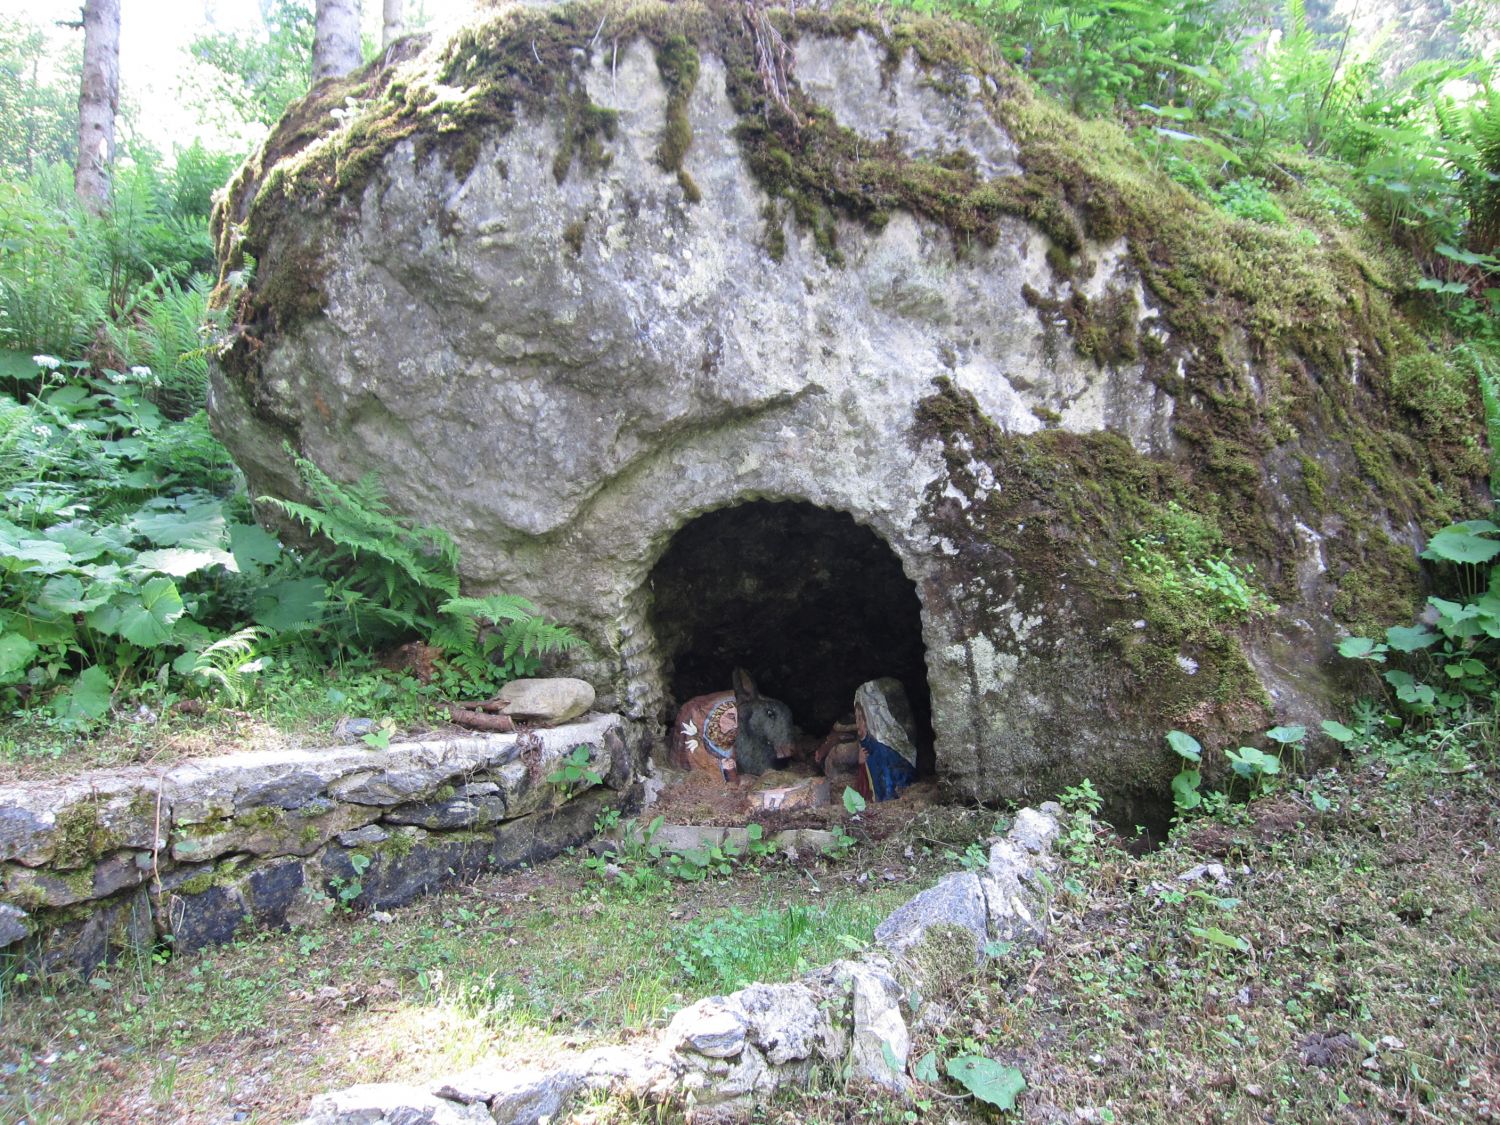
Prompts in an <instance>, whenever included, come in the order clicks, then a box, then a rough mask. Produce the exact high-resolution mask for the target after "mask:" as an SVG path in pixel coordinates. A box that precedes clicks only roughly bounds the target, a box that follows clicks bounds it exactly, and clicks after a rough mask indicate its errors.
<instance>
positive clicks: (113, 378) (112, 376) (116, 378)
mask: <svg viewBox="0 0 1500 1125" xmlns="http://www.w3.org/2000/svg"><path fill="white" fill-rule="evenodd" d="M104 377H105V378H106V379H108V380H109V381H110V382H111V383H113V384H115V385H116V386H119V385H120V384H121V383H123V382H125V379H126V376H124V375H121V374H120V373H119V372H118V371H106V372H105V373H104Z"/></svg>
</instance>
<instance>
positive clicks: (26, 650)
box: [0, 633, 37, 679]
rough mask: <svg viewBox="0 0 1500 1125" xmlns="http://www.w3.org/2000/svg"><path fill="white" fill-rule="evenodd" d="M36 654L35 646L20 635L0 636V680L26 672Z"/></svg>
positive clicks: (7, 634)
mask: <svg viewBox="0 0 1500 1125" xmlns="http://www.w3.org/2000/svg"><path fill="white" fill-rule="evenodd" d="M36 652H37V648H36V645H34V644H32V643H31V642H30V641H29V640H27V639H26V638H25V637H23V636H21V634H20V633H5V634H3V635H0V679H4V678H5V677H7V676H14V675H15V674H16V673H17V672H24V671H26V669H27V668H29V667H31V659H32V657H34V656H35V655H36Z"/></svg>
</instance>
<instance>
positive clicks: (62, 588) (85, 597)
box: [36, 574, 114, 616]
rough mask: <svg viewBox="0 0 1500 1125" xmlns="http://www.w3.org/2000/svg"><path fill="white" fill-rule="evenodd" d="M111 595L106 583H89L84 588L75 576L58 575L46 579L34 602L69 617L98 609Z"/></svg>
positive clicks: (110, 589)
mask: <svg viewBox="0 0 1500 1125" xmlns="http://www.w3.org/2000/svg"><path fill="white" fill-rule="evenodd" d="M113 593H114V590H113V589H112V588H111V587H110V585H109V584H108V583H101V582H91V583H89V585H88V586H84V584H83V581H82V580H81V579H80V578H79V577H78V576H77V575H76V574H59V575H58V576H57V577H55V578H49V579H47V584H46V585H45V586H43V587H42V590H41V593H39V594H38V595H37V599H36V600H37V604H38V605H39V606H41V607H42V608H43V609H47V610H51V611H52V612H53V613H57V614H63V615H69V616H70V615H72V614H75V613H88V612H89V611H90V610H93V609H97V608H99V607H100V606H101V605H103V604H104V603H105V602H107V601H109V598H110V595H111V594H113Z"/></svg>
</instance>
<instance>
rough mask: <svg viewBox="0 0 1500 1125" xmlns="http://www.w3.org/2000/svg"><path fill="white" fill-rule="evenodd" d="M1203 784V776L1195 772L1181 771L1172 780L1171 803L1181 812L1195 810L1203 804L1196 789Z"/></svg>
mask: <svg viewBox="0 0 1500 1125" xmlns="http://www.w3.org/2000/svg"><path fill="white" fill-rule="evenodd" d="M1202 784H1203V775H1202V774H1201V773H1199V772H1198V771H1197V770H1183V771H1181V772H1180V773H1178V775H1177V776H1176V777H1174V778H1173V779H1172V801H1173V803H1174V804H1175V805H1176V806H1177V807H1178V809H1180V810H1181V811H1183V812H1187V811H1188V810H1189V809H1196V808H1197V807H1198V806H1199V805H1201V804H1202V803H1203V797H1202V796H1201V795H1200V794H1199V792H1198V788H1199V786H1201V785H1202Z"/></svg>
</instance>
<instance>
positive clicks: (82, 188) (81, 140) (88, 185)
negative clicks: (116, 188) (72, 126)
mask: <svg viewBox="0 0 1500 1125" xmlns="http://www.w3.org/2000/svg"><path fill="white" fill-rule="evenodd" d="M119 111H120V0H86V2H85V3H84V6H83V83H82V86H81V88H80V91H79V95H78V167H77V170H76V175H75V180H74V184H75V190H76V191H77V193H78V199H79V201H80V202H82V203H83V205H84V206H85V207H88V208H89V209H90V210H93V211H96V212H102V211H103V210H104V208H105V207H106V206H108V204H109V172H110V167H111V166H112V165H113V164H114V161H115V115H116V114H117V113H118V112H119Z"/></svg>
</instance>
